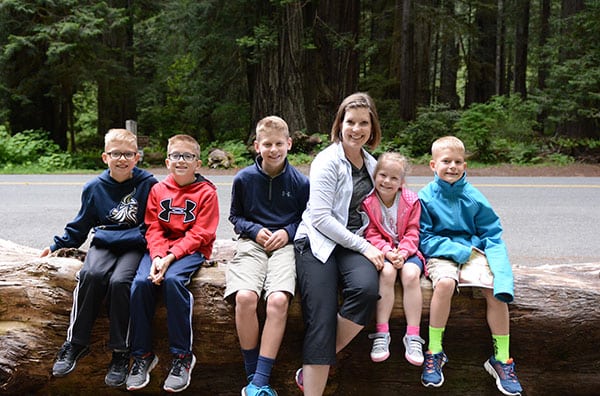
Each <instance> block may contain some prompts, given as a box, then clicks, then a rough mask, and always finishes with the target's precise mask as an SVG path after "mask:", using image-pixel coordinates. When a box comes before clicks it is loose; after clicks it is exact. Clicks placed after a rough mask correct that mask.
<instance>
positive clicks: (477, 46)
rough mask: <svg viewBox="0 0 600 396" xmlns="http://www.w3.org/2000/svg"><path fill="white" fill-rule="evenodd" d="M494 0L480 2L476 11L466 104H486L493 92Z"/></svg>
mask: <svg viewBox="0 0 600 396" xmlns="http://www.w3.org/2000/svg"><path fill="white" fill-rule="evenodd" d="M495 4H496V2H495V0H482V1H481V2H480V5H479V7H478V8H477V10H476V11H475V27H476V28H477V33H476V35H475V37H474V38H473V40H472V42H471V48H470V50H469V56H468V62H467V75H468V80H467V85H466V94H465V105H466V106H468V105H469V104H471V103H485V102H487V100H488V99H490V98H491V97H492V95H494V92H495V72H494V71H495V67H496V57H495V54H496V34H497V31H496V24H497V13H496V7H495Z"/></svg>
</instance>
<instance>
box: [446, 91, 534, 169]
mask: <svg viewBox="0 0 600 396" xmlns="http://www.w3.org/2000/svg"><path fill="white" fill-rule="evenodd" d="M536 124H537V122H536V112H535V105H534V103H533V102H528V101H523V100H521V99H520V98H519V97H518V96H512V97H505V96H496V97H493V98H492V99H491V100H490V101H489V102H487V103H475V104H473V105H471V107H469V109H467V110H465V111H464V112H463V114H462V116H461V117H460V119H459V120H458V122H457V123H456V136H457V137H458V138H460V139H461V140H462V141H463V142H464V143H465V146H466V148H467V151H469V152H470V153H471V156H470V157H471V158H472V159H474V160H478V161H481V162H486V163H497V162H507V161H509V160H510V158H511V154H510V152H511V151H512V146H513V145H514V144H515V143H516V142H523V143H526V144H531V143H532V142H534V137H535V136H536V134H535V131H534V128H535V126H536Z"/></svg>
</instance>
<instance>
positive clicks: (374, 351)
mask: <svg viewBox="0 0 600 396" xmlns="http://www.w3.org/2000/svg"><path fill="white" fill-rule="evenodd" d="M369 338H370V339H372V340H373V348H371V360H372V361H374V362H376V363H377V362H383V361H384V360H386V359H387V358H389V357H390V343H391V342H392V337H391V336H390V333H372V334H369Z"/></svg>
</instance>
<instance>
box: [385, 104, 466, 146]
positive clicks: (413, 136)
mask: <svg viewBox="0 0 600 396" xmlns="http://www.w3.org/2000/svg"><path fill="white" fill-rule="evenodd" d="M459 118H460V112H459V111H457V110H451V109H449V108H448V107H447V106H446V105H432V106H429V107H423V108H420V109H419V111H418V113H417V118H416V119H415V120H414V121H412V122H411V123H410V124H409V125H408V127H407V128H406V129H404V130H403V131H401V132H400V133H399V134H398V136H397V137H396V139H395V144H396V146H397V147H399V148H400V147H404V149H405V150H406V151H407V153H405V155H406V154H408V155H409V156H411V157H421V156H423V155H425V154H429V153H430V152H431V143H433V141H434V140H435V139H437V138H439V137H442V136H446V135H451V134H452V133H453V130H454V125H455V124H456V122H457V121H458V120H459Z"/></svg>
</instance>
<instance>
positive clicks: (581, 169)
mask: <svg viewBox="0 0 600 396" xmlns="http://www.w3.org/2000/svg"><path fill="white" fill-rule="evenodd" d="M298 168H299V169H300V170H301V171H302V172H304V173H306V174H308V171H309V166H308V165H302V166H299V167H298ZM149 170H150V171H151V172H153V173H154V174H156V175H164V174H166V173H167V170H166V169H165V168H153V169H149ZM238 170H239V169H235V168H232V169H211V168H208V167H205V166H203V167H202V169H201V170H200V173H202V174H203V175H205V176H210V175H234V174H235V173H237V171H238ZM467 172H468V175H469V176H525V177H544V176H550V177H600V164H580V163H576V164H571V165H564V166H541V165H540V166H515V165H495V166H489V167H482V168H468V169H467ZM431 174H432V172H431V170H430V169H429V166H426V165H413V166H412V169H411V172H410V174H409V176H430V175H431Z"/></svg>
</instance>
